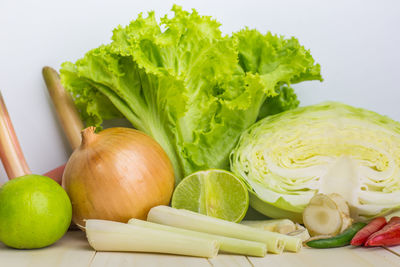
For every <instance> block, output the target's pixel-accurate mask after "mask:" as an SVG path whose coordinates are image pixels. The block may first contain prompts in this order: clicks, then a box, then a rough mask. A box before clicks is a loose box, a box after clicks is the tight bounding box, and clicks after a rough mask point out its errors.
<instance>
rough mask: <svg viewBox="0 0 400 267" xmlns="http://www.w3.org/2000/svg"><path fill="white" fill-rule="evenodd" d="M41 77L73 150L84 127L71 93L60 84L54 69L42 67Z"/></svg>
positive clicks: (79, 142) (78, 142) (77, 144)
mask: <svg viewBox="0 0 400 267" xmlns="http://www.w3.org/2000/svg"><path fill="white" fill-rule="evenodd" d="M43 78H44V81H45V82H46V86H47V89H48V91H49V94H50V97H51V99H52V101H53V104H54V107H55V110H56V113H57V117H58V119H59V121H60V123H61V126H62V128H63V130H64V133H65V135H66V136H67V139H68V142H69V144H70V145H71V148H72V150H75V148H77V147H78V146H79V145H80V144H81V131H82V129H83V128H84V125H83V123H82V120H81V118H80V116H79V113H78V110H77V109H76V107H75V104H74V101H73V100H72V97H71V95H70V94H69V93H68V92H67V91H66V90H65V89H64V87H63V86H62V84H61V81H60V77H59V75H58V73H57V71H56V70H54V69H53V68H50V67H44V68H43Z"/></svg>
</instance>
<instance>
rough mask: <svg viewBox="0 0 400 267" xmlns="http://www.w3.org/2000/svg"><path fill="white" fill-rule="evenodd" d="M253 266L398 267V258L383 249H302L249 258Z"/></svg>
mask: <svg viewBox="0 0 400 267" xmlns="http://www.w3.org/2000/svg"><path fill="white" fill-rule="evenodd" d="M249 260H250V262H251V263H252V264H253V265H254V266H255V267H257V266H274V267H292V266H296V267H320V266H323V267H337V266H352V267H358V266H359V267H367V266H371V267H375V266H379V267H383V266H398V265H399V264H400V257H399V256H397V255H395V254H393V253H391V252H389V251H387V250H385V249H383V248H365V247H344V248H331V249H310V248H303V249H302V251H301V252H299V253H284V254H283V255H267V256H266V257H264V258H254V257H249Z"/></svg>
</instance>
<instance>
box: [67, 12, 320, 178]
mask: <svg viewBox="0 0 400 267" xmlns="http://www.w3.org/2000/svg"><path fill="white" fill-rule="evenodd" d="M172 11H173V12H174V14H175V15H174V16H173V17H172V18H168V17H167V16H165V17H163V18H161V20H160V23H158V22H157V20H156V18H155V14H154V12H149V13H148V16H147V17H143V15H139V17H138V18H137V19H136V20H134V21H132V22H131V23H130V24H129V25H128V26H126V27H121V26H119V27H118V28H116V29H115V30H114V32H113V36H112V42H111V43H110V44H107V45H102V46H100V47H98V48H95V49H93V50H91V51H89V52H88V53H86V55H85V56H84V57H83V58H82V59H80V60H78V61H77V62H75V63H71V62H66V63H64V64H63V65H62V69H61V78H62V82H63V84H64V86H65V87H66V88H67V90H69V91H70V92H72V94H73V96H74V99H75V103H76V104H77V106H78V108H79V110H80V112H81V115H82V118H83V119H84V120H85V121H86V123H87V124H90V125H95V126H100V125H101V124H102V122H103V120H106V119H110V118H116V117H121V116H123V117H125V118H127V119H128V120H129V121H130V122H131V123H132V125H133V127H135V128H137V129H139V130H141V131H144V132H146V133H147V134H149V135H150V136H152V137H153V138H154V139H155V140H157V141H158V142H159V143H160V145H161V146H162V147H163V148H164V150H165V151H166V153H167V154H168V156H169V158H170V159H171V162H172V164H173V166H174V171H175V177H176V183H178V182H179V181H180V179H182V177H184V176H186V175H188V174H190V173H192V172H194V171H197V170H201V169H208V168H225V169H227V168H229V153H230V151H231V150H232V149H233V148H234V146H235V144H236V143H237V141H238V138H239V136H240V134H241V133H242V132H243V131H244V130H245V129H246V128H248V127H249V126H250V125H251V124H253V123H254V122H255V121H256V120H257V117H258V116H259V113H260V109H261V107H264V106H268V105H269V100H270V99H273V98H274V97H277V96H279V95H281V94H282V95H283V96H284V93H282V91H281V89H280V88H281V86H282V85H284V84H289V83H290V82H293V81H301V79H305V78H306V77H309V79H311V78H310V77H311V76H310V74H309V73H313V75H315V77H314V78H313V79H319V77H320V76H318V75H319V72H318V75H317V74H316V72H317V70H318V71H319V66H318V65H315V64H314V61H313V60H312V58H311V56H310V55H309V53H308V54H307V52H304V51H305V49H304V48H303V47H302V46H300V45H298V46H295V45H286V46H280V45H278V46H276V45H275V43H279V42H285V39H283V38H281V37H276V36H272V35H270V34H267V35H262V34H257V33H258V32H256V31H250V30H243V31H241V32H239V33H237V34H234V35H233V36H223V35H222V33H221V31H220V30H219V26H220V24H219V23H218V22H216V21H215V20H213V19H212V18H211V17H207V16H200V15H199V14H198V13H197V12H196V11H195V10H193V11H192V12H187V11H184V10H182V9H181V8H180V7H178V6H174V7H173V8H172ZM260 38H261V39H262V43H259V42H260ZM290 40H292V39H290ZM292 42H293V41H292ZM273 43H274V44H273ZM247 46H249V47H247ZM264 46H266V48H265V49H264V48H262V47H264ZM246 47H247V48H251V47H253V48H254V49H250V50H249V51H247V50H246V49H247V48H246ZM257 47H260V49H264V50H265V51H264V50H263V51H264V52H263V54H261V55H257ZM271 53H272V54H278V56H273V57H271V56H270V54H271ZM241 54H246V56H241ZM302 57H304V58H302ZM243 58H248V60H250V59H251V60H256V61H257V60H258V62H259V63H260V65H263V66H267V65H268V64H272V65H274V66H275V68H264V67H258V68H253V69H251V68H248V67H243V66H244V65H243V64H242V63H241V61H243ZM242 65H243V66H242ZM316 69H317V70H316ZM301 77H303V78H301ZM292 95H293V94H292ZM281 99H282V100H280V103H279V104H272V102H271V107H272V106H275V107H274V108H273V110H278V109H286V108H288V107H291V106H292V105H293V103H297V102H296V101H297V99H295V98H293V97H286V98H285V97H283V98H281ZM275 102H276V101H275ZM278 102H279V101H278ZM278 102H277V103H278ZM285 102H287V103H285ZM289 102H290V103H289ZM278 106H279V108H278Z"/></svg>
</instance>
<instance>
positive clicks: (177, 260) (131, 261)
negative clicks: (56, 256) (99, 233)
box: [90, 252, 211, 267]
mask: <svg viewBox="0 0 400 267" xmlns="http://www.w3.org/2000/svg"><path fill="white" fill-rule="evenodd" d="M118 266H121V267H122V266H129V267H136V266H137V267H146V266H149V267H153V266H162V267H175V266H190V267H210V266H211V264H210V263H209V262H208V261H207V259H204V258H196V257H185V256H175V255H166V254H154V253H133V252H97V253H96V256H95V257H94V259H93V261H92V264H91V265H90V267H118Z"/></svg>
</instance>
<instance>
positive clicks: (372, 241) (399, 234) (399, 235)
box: [365, 216, 400, 247]
mask: <svg viewBox="0 0 400 267" xmlns="http://www.w3.org/2000/svg"><path fill="white" fill-rule="evenodd" d="M395 245H400V217H398V216H395V217H392V218H391V219H390V221H389V222H388V223H387V224H386V225H385V226H384V227H383V228H382V229H381V230H379V231H378V232H375V233H373V234H372V235H371V236H370V237H369V238H368V240H367V242H365V246H368V247H372V246H374V247H375V246H395Z"/></svg>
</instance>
